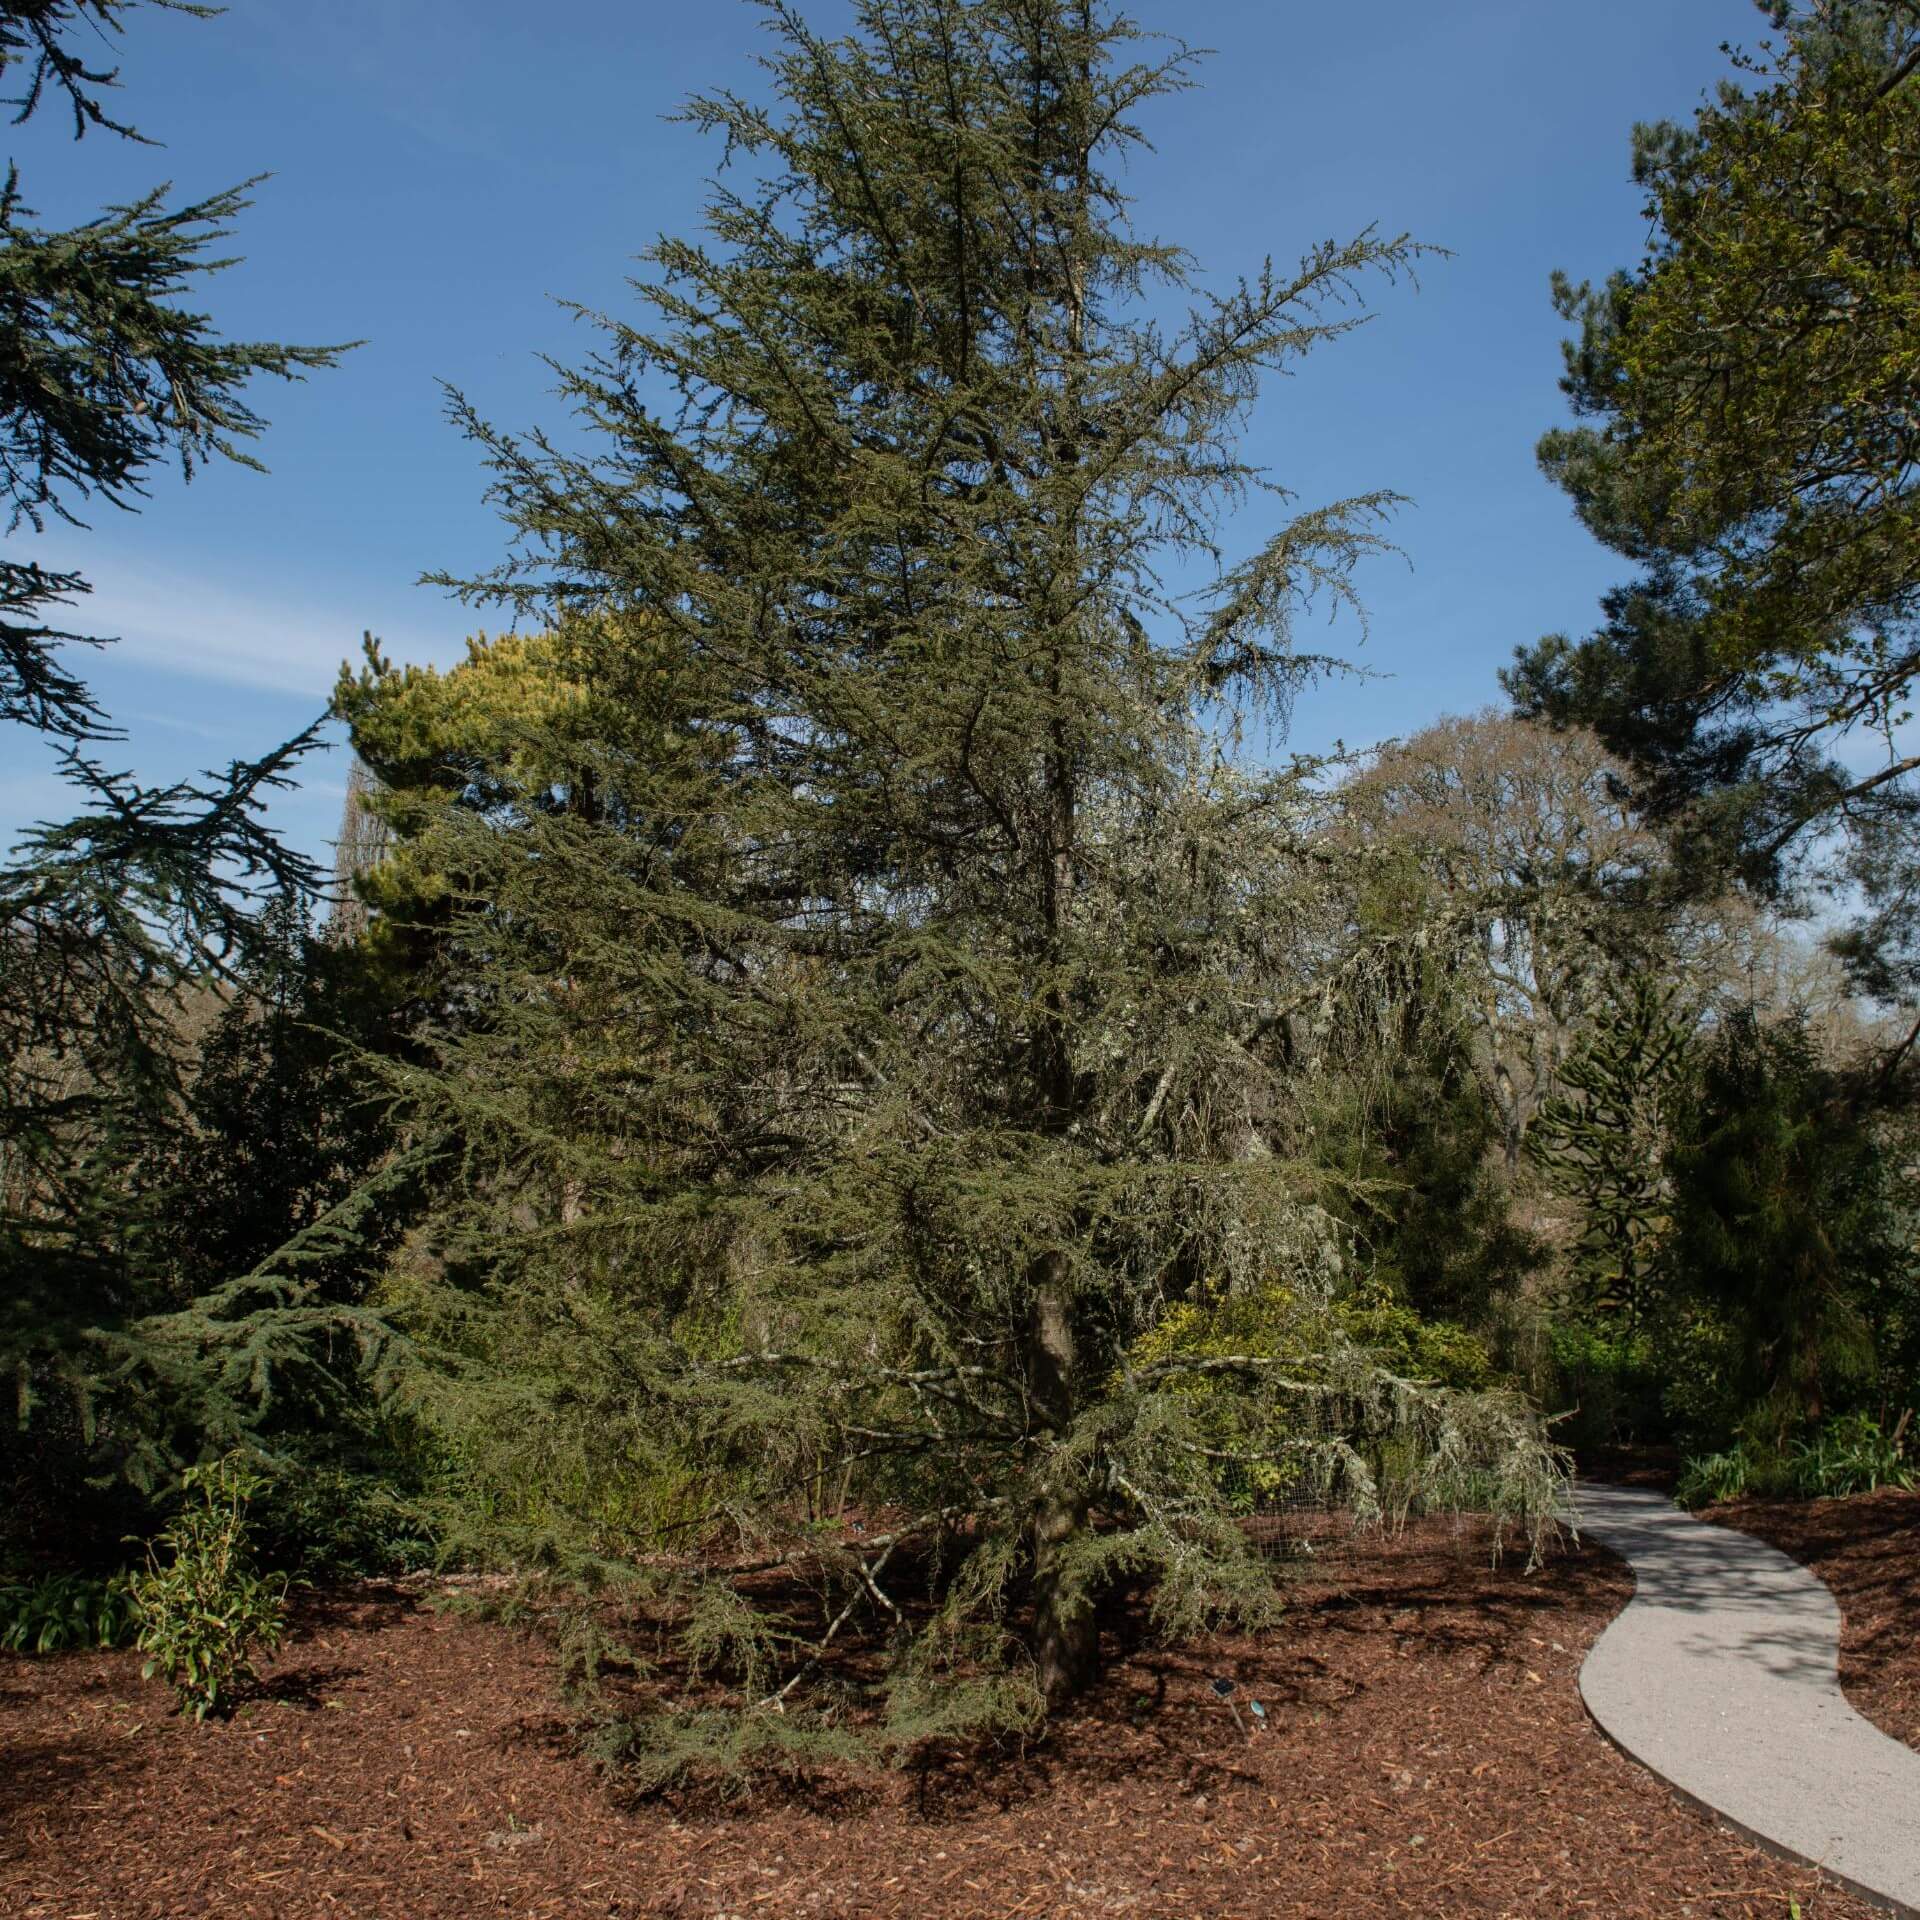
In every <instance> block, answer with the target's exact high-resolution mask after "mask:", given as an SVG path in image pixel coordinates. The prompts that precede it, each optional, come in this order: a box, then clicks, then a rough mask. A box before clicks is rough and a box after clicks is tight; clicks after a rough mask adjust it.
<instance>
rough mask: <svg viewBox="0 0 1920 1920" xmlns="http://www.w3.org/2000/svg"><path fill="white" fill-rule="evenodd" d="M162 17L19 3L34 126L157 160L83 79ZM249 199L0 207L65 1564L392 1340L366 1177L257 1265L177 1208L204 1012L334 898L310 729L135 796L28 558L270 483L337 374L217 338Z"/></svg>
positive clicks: (105, 75) (41, 1192)
mask: <svg viewBox="0 0 1920 1920" xmlns="http://www.w3.org/2000/svg"><path fill="white" fill-rule="evenodd" d="M139 3H140V0H0V71H4V73H5V74H6V76H7V78H8V79H9V80H17V81H18V83H19V87H20V91H19V92H18V93H17V94H16V95H15V96H14V98H13V100H12V102H11V104H13V105H14V106H16V108H17V109H18V111H17V114H16V119H19V120H24V119H26V118H28V117H29V116H30V115H32V114H33V113H34V111H35V110H36V108H37V107H39V106H41V105H42V104H44V103H45V101H46V100H47V99H48V98H49V97H51V96H52V95H58V96H60V97H62V98H64V99H65V101H66V102H67V104H68V105H69V106H70V107H71V108H72V111H73V115H74V132H75V135H76V137H78V136H80V135H83V134H85V133H86V132H88V131H89V130H90V129H96V130H104V131H107V132H111V133H115V134H119V135H123V136H127V137H132V138H138V137H139V136H137V135H134V134H133V133H132V130H131V128H130V127H128V126H127V125H125V124H123V123H122V122H120V121H119V120H116V119H115V118H113V117H112V116H111V115H110V114H109V113H108V112H107V110H106V108H105V107H104V106H103V105H102V97H103V90H104V89H107V88H109V87H111V86H112V85H114V84H115V79H116V76H115V74H114V72H113V71H112V70H110V69H101V68H96V67H95V66H93V65H91V64H89V62H90V61H92V60H94V59H96V58H97V53H98V49H99V48H100V47H101V46H102V45H104V44H107V36H108V35H110V34H112V33H115V32H118V31H119V30H120V28H121V27H122V25H123V23H124V17H125V16H126V15H127V14H129V13H130V12H131V11H132V9H133V7H134V6H135V5H136V4H139ZM147 4H153V5H157V6H160V7H163V8H165V9H167V10H169V11H173V12H179V13H182V14H187V15H194V16H198V15H202V14H205V13H207V12H209V11H210V10H209V9H206V8H202V7H196V6H186V5H176V4H174V0H147ZM245 191H246V190H245V188H244V187H241V188H235V189H232V190H230V191H227V192H224V193H218V194H214V195H212V196H210V197H208V198H206V199H204V200H201V201H198V202H195V203H193V204H191V205H188V206H184V207H169V206H167V205H166V204H165V192H166V190H165V189H159V190H156V191H155V192H154V193H151V194H148V195H146V196H144V197H143V198H141V199H140V200H138V201H137V202H135V203H134V204H133V205H130V206H126V207H117V208H111V209H109V210H108V211H107V212H105V213H104V214H102V215H101V216H100V217H99V218H97V219H94V220H91V221H88V222H86V223H85V224H83V225H81V226H78V227H75V228H72V229H68V230H65V231H50V230H47V229H45V228H42V227H40V226H38V225H35V224H34V222H33V218H32V214H31V211H30V209H29V208H28V207H27V206H26V204H25V202H24V199H23V188H22V186H21V183H20V180H19V177H18V175H17V173H16V172H14V171H13V170H11V169H10V170H9V172H8V176H7V179H6V183H5V185H4V187H0V508H3V509H4V511H5V513H6V515H7V520H8V527H7V530H8V532H9V534H10V535H11V536H13V538H12V541H11V542H10V544H9V547H8V553H7V557H6V558H5V559H0V728H4V730H5V731H6V732H7V733H8V734H9V735H10V736H11V742H12V745H13V748H14V750H15V751H18V750H20V748H21V747H22V746H23V745H24V744H25V736H27V735H28V734H30V733H31V734H33V735H37V736H39V737H40V738H39V739H38V740H37V741H36V742H35V744H36V746H37V745H41V744H48V745H51V746H52V747H53V748H54V749H55V751H56V752H57V753H58V755H59V764H60V767H61V770H62V772H63V774H64V776H65V777H66V779H67V781H68V782H69V784H70V786H71V787H72V788H73V790H74V791H75V793H76V795H77V796H78V800H77V804H79V805H81V806H82V807H83V809H84V810H83V811H81V812H80V813H79V814H78V815H77V816H76V817H74V818H72V819H69V820H65V821H57V822H53V823H46V824H42V825H40V826H37V827H35V828H34V829H32V830H31V831H29V832H28V833H26V834H24V835H23V836H22V837H21V839H20V841H19V843H18V844H17V845H16V846H15V847H14V848H12V849H11V850H10V853H9V856H8V858H7V860H6V862H5V864H4V866H0V1373H4V1375H5V1376H6V1378H7V1380H8V1383H9V1386H10V1388H11V1390H12V1391H11V1394H10V1398H11V1401H12V1416H13V1417H12V1418H11V1419H10V1420H9V1421H8V1423H7V1427H6V1430H5V1431H4V1432H3V1433H0V1529H4V1531H5V1532H6V1533H7V1534H9V1535H11V1534H13V1533H14V1532H16V1531H21V1532H26V1533H32V1532H35V1531H39V1532H42V1533H43V1534H44V1533H46V1532H49V1531H51V1532H52V1533H53V1534H55V1535H56V1536H58V1537H60V1538H61V1539H62V1540H63V1541H64V1542H65V1543H66V1544H67V1545H68V1547H69V1548H71V1547H72V1546H74V1545H75V1544H76V1543H77V1540H78V1538H79V1537H80V1536H84V1534H85V1533H86V1532H87V1531H88V1530H89V1518H88V1517H89V1516H90V1517H91V1522H92V1523H96V1524H94V1525H93V1527H92V1530H93V1531H95V1532H104V1533H105V1534H107V1535H108V1536H109V1537H111V1536H112V1535H113V1534H115V1533H117V1532H118V1531H121V1530H124V1528H123V1525H116V1516H113V1515H103V1514H102V1513H101V1512H100V1511H99V1501H98V1498H97V1495H98V1494H99V1492H100V1490H101V1489H102V1487H104V1486H106V1485H107V1484H109V1483H112V1482H115V1481H118V1482H121V1483H123V1484H130V1485H133V1486H135V1487H138V1488H142V1489H148V1490H150V1489H152V1488H153V1487H155V1486H157V1485H159V1484H161V1482H162V1481H164V1480H165V1479H167V1478H169V1477H170V1476H171V1474H172V1473H173V1471H174V1469H175V1468H176V1466H177V1465H178V1464H179V1463H180V1462H181V1461H182V1460H190V1459H192V1458H194V1457H195V1456H196V1455H197V1454H198V1453H199V1452H200V1451H201V1450H202V1448H203V1447H214V1448H219V1447H223V1446H225V1445H227V1444H230V1443H232V1442H233V1441H235V1440H237V1439H239V1438H241V1437H243V1436H246V1435H248V1434H250V1433H252V1432H254V1431H255V1430H257V1428H258V1426H259V1423H260V1421H261V1420H262V1418H263V1417H264V1416H265V1414H266V1411H267V1409H268V1407H269V1406H270V1404H271V1403H272V1402H273V1400H274V1397H275V1393H276V1385H277V1381H278V1378H279V1374H280V1371H281V1369H282V1367H283V1365H288V1364H292V1363H294V1362H295V1361H296V1360H300V1362H301V1364H303V1365H306V1366H307V1367H308V1369H309V1371H311V1367H312V1343H313V1340H314V1338H315V1337H316V1336H317V1337H320V1338H322V1339H324V1337H325V1336H326V1335H327V1334H328V1333H331V1334H334V1335H340V1336H343V1337H345V1338H346V1340H347V1341H348V1342H349V1343H351V1342H352V1341H353V1340H355V1339H358V1340H365V1341H371V1340H372V1339H374V1337H375V1334H374V1330H373V1329H372V1327H371V1325H370V1323H367V1322H365V1321H362V1322H359V1323H357V1324H353V1325H349V1324H348V1323H347V1321H345V1320H342V1319H341V1318H340V1317H339V1316H340V1314H341V1313H342V1312H344V1311H346V1309H345V1308H343V1307H342V1305H341V1303H339V1302H338V1301H328V1300H326V1299H324V1298H323V1297H322V1296H320V1295H319V1294H317V1293H316V1291H315V1288H314V1284H313V1282H312V1280H311V1278H310V1275H311V1273H312V1271H313V1269H314V1267H315V1265H316V1263H325V1262H329V1261H330V1262H334V1263H336V1264H337V1263H338V1261H339V1260H340V1259H341V1258H342V1257H343V1256H344V1252H345V1249H346V1246H347V1244H348V1243H349V1242H350V1241H352V1240H353V1238H354V1236H355V1235H356V1234H358V1233H359V1231H360V1230H361V1226H362V1224H364V1221H365V1219H366V1215H367V1206H368V1204H369V1203H368V1202H365V1201H363V1202H358V1203H355V1204H354V1205H353V1206H351V1207H349V1208H348V1210H347V1212H346V1213H344V1214H343V1213H342V1212H341V1211H340V1210H339V1209H338V1207H337V1205H336V1202H338V1201H339V1200H340V1199H341V1197H342V1190H341V1188H340V1183H338V1182H337V1180H336V1176H337V1175H338V1174H339V1173H340V1172H341V1171H343V1170H346V1169H347V1167H348V1163H349V1162H350V1160H351V1156H348V1157H347V1159H346V1160H343V1161H342V1162H340V1163H339V1164H338V1165H334V1166H330V1167H327V1168H324V1169H321V1170H319V1172H318V1175H317V1180H316V1187H315V1191H314V1192H313V1193H312V1194H309V1195H308V1196H307V1197H306V1201H304V1202H303V1203H302V1205H301V1206H299V1207H297V1208H296V1209H295V1210H294V1211H295V1213H296V1214H297V1215H298V1217H297V1219H295V1220H293V1221H292V1222H291V1223H290V1225H289V1234H290V1237H286V1238H285V1241H284V1244H283V1245H279V1246H276V1247H268V1246H266V1245H263V1244H260V1242H259V1236H257V1235H255V1236H254V1237H253V1244H252V1245H251V1246H250V1248H249V1250H248V1251H247V1253H246V1254H245V1256H244V1257H242V1256H240V1255H239V1254H237V1253H236V1252H235V1250H234V1249H233V1248H231V1247H227V1248H219V1247H215V1246H214V1245H212V1244H211V1243H209V1244H208V1245H206V1246H204V1247H202V1248H200V1249H199V1250H198V1252H197V1253H193V1252H190V1251H189V1250H188V1249H187V1248H186V1246H185V1243H184V1242H183V1240H182V1237H181V1233H180V1230H179V1229H180V1224H181V1223H180V1221H179V1219H178V1209H177V1208H176V1207H174V1206H173V1205H172V1204H171V1202H172V1201H173V1200H175V1199H177V1198H178V1193H179V1188H178V1184H177V1174H178V1170H179V1168H180V1167H181V1165H182V1164H183V1161H184V1159H185V1158H188V1157H190V1150H191V1147H192V1143H193V1142H194V1140H195V1138H196V1128H197V1127H198V1126H199V1125H200V1124H201V1123H200V1121H199V1120H197V1119H196V1116H195V1115H194V1114H193V1113H192V1111H191V1100H190V1097H189V1093H190V1088H189V1082H190V1081H191V1080H192V1078H193V1075H192V1071H191V1051H192V1049H191V1033H190V1027H191V1024H192V1020H193V1018H194V1017H195V1013H196V1010H197V1009H204V1007H205V1005H206V1002H207V999H208V996H209V995H214V996H227V997H229V998H230V997H232V996H236V995H238V996H242V997H244V996H245V995H246V994H247V992H248V990H249V988H248V978H249V975H250V974H252V975H253V976H254V977H255V978H256V979H257V970H255V969H254V968H253V965H252V963H253V961H254V960H255V959H256V958H258V957H259V956H260V955H261V954H262V953H263V952H269V951H271V949H272V948H273V947H274V944H275V939H274V935H273V932H272V929H271V927H270V926H268V925H266V924H265V923H264V922H263V920H262V917H261V916H262V910H263V909H264V908H266V907H267V906H269V905H270V904H272V903H273V902H275V901H285V900H287V899H288V898H290V897H293V896H298V895H302V894H306V893H310V892H311V891H312V889H313V888H314V887H315V885H316V884H317V883H318V880H319V878H320V876H319V875H318V873H317V872H316V870H315V869H314V867H313V866H312V864H311V863H310V862H308V861H306V860H305V859H303V858H301V857H300V856H298V855H296V854H293V853H291V852H289V851H288V850H287V849H285V848H283V847H281V846H280V845H279V843H278V842H277V841H276V840H275V838H274V837H273V835H272V834H270V833H269V832H268V831H267V830H266V829H265V827H264V825H263V824H262V822H261V819H260V812H261V809H262V807H263V805H264V803H265V802H266V800H267V799H268V798H269V797H270V796H271V794H272V793H273V792H274V790H275V789H276V788H280V787H284V786H286V785H288V784H290V780H291V773H292V769H293V768H294V767H295V765H296V764H297V763H298V762H299V760H300V759H301V757H302V756H303V755H304V754H305V753H306V752H308V751H309V750H310V749H311V748H312V747H313V746H314V745H315V743H316V735H315V734H314V733H313V732H312V731H309V732H307V733H304V734H302V735H300V736H299V737H298V738H296V739H295V740H292V741H290V742H288V743H286V744H285V745H283V746H280V747H278V748H275V749H273V750H272V751H270V752H267V753H265V754H262V755H260V756H259V757H257V758H254V759H251V760H242V761H236V762H235V763H233V764H232V765H231V766H229V767H228V768H226V769H225V770H224V771H220V772H212V773H208V774H206V775H204V776H202V777H201V778H200V779H198V780H189V781H184V782H181V783H179V784H176V785H173V786H170V787H164V788H142V787H140V786H139V785H137V784H136V783H134V782H133V781H131V780H130V779H128V778H126V777H125V776H123V775H119V774H116V773H115V772H114V771H112V769H111V768H110V767H108V766H107V765H106V764H104V763H103V762H102V761H101V760H100V759H98V758H97V757H95V753H94V749H93V748H92V747H90V745H89V742H90V741H97V740H99V739H101V738H104V737H107V736H108V735H110V733H111V728H110V727H109V725H108V723H107V719H106V716H105V715H104V714H103V713H102V712H101V710H100V709H99V707H98V706H97V705H96V703H95V702H94V701H93V699H92V697H91V695H90V694H89V692H88V690H87V688H86V685H85V683H84V681H83V680H82V679H81V678H80V676H79V675H77V674H76V673H74V672H73V671H72V670H71V667H70V665H69V664H68V663H67V661H66V659H65V658H64V657H63V655H62V653H61V651H60V647H61V643H62V642H63V641H66V640H69V639H71V638H72V636H70V635H67V634H64V633H62V632H61V631H59V630H58V629H57V628H56V627H55V626H54V625H53V624H51V622H52V615H51V613H50V609H51V608H53V607H56V606H58V605H60V604H61V603H63V602H66V601H70V600H71V599H73V598H74V597H75V596H77V595H79V594H81V593H83V592H84V591H85V590H86V582H85V581H84V579H82V578H81V577H80V576H79V575H77V574H74V573H65V572H54V571H50V570H48V569H46V568H43V567H42V566H40V565H39V564H38V563H37V562H35V561H34V560H33V559H32V558H30V557H27V556H26V555H25V554H23V553H21V552H20V551H19V547H20V543H21V542H23V541H29V542H30V540H31V535H32V534H33V533H37V532H40V531H41V530H42V529H43V528H44V526H45V524H46V522H47V520H48V519H49V518H55V517H57V518H60V519H64V520H68V521H70V522H73V523H74V524H79V522H78V517H77V516H78V515H79V513H80V512H81V511H82V509H83V508H84V507H85V506H86V505H87V504H88V503H89V502H105V503H107V504H108V505H110V506H113V507H116V508H127V507H130V506H132V505H133V504H134V503H135V502H136V501H137V500H138V499H139V498H140V496H141V495H142V492H143V487H144V478H145V476H146V474H147V473H148V472H149V471H150V470H151V468H152V467H153V466H154V465H155V463H157V462H161V461H164V460H169V459H172V460H177V461H178V463H179V465H180V468H181V471H182V473H183V474H185V475H186V476H187V477H189V478H190V477H191V476H192V475H193V474H194V473H195V472H196V471H197V470H198V469H199V468H200V467H201V466H202V465H203V464H204V463H205V462H207V461H209V460H212V459H216V458H217V459H222V460H234V461H238V462H240V463H242V464H244V465H255V464H257V463H256V462H255V461H254V460H253V458H252V456H251V454H250V453H249V452H248V451H247V446H248V443H249V442H250V441H251V440H252V439H253V438H254V437H255V436H256V435H257V434H258V433H259V432H260V430H261V428H262V426H263V425H264V422H263V421H262V420H261V419H260V417H259V415H258V414H257V413H255V412H254V411H253V409H252V408H251V406H250V405H249V403H248V400H247V397H246V396H247V391H248V388H249V385H250V383H251V382H252V381H253V380H254V379H255V378H256V377H257V376H260V375H271V376H276V377H280V378H287V379H293V378H299V377H301V376H303V375H304V374H305V373H306V372H307V371H309V370H311V369H313V368H316V367H325V366H330V365H332V364H333V362H334V361H335V359H336V358H337V357H338V354H339V352H340V351H341V349H338V348H332V347H296V346H284V345H277V344H272V343H262V342H231V341H226V340H223V339H222V338H221V337H220V335H219V334H218V332H217V331H216V330H215V328H214V326H213V323H212V321H211V320H210V319H209V318H208V316H207V315H206V314H204V313H202V312H200V311H198V310H197V309H196V307H195V306H194V305H193V304H192V300H193V296H194V295H195V293H196V291H197V289H198V288H199V287H200V285H201V284H202V283H203V281H204V280H205V278H206V277H207V276H209V275H211V274H215V273H217V272H219V271H220V269H221V268H222V267H223V266H225V265H227V264H229V263H228V261H226V260H225V259H223V258H222V257H221V254H220V248H221V245H222V243H223V242H224V241H225V240H226V239H227V238H228V236H229V229H230V224H231V222H232V220H233V219H234V217H235V216H236V215H237V214H238V213H239V212H240V211H241V210H242V209H243V208H244V206H245V204H246V201H245V198H244V195H245ZM351 1170H352V1171H354V1172H359V1171H364V1168H363V1167H355V1168H352V1169H351ZM170 1183H172V1184H170ZM351 1184H352V1183H351V1181H350V1180H349V1181H347V1182H345V1183H344V1185H345V1186H349V1187H350V1186H351ZM323 1189H324V1190H327V1191H326V1192H325V1197H324V1198H322V1197H320V1194H321V1190H323ZM242 1237H245V1236H242ZM229 1256H232V1257H231V1259H229ZM131 1517H132V1516H131V1515H121V1516H117V1518H118V1519H119V1520H120V1521H122V1522H124V1520H126V1519H129V1518H131Z"/></svg>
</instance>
